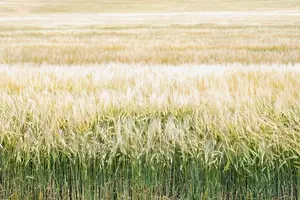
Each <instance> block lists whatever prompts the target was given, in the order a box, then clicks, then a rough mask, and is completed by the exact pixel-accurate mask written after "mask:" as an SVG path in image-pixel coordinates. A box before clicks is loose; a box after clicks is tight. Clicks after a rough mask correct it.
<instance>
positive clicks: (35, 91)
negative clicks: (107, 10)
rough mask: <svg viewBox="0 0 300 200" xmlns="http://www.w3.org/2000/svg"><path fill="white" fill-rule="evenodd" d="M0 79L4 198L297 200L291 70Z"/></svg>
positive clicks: (34, 72)
mask: <svg viewBox="0 0 300 200" xmlns="http://www.w3.org/2000/svg"><path fill="white" fill-rule="evenodd" d="M234 68H236V69H234ZM76 69H77V70H76ZM78 69H80V71H79V70H78ZM78 72H80V73H78ZM0 73H1V79H0V88H1V90H0V93H1V101H0V133H1V134H0V144H1V146H0V148H1V151H0V154H1V156H0V170H1V171H0V172H1V173H0V197H1V199H7V198H9V199H200V198H202V199H211V198H214V199H221V198H224V199H242V198H243V199H271V198H283V197H284V198H286V199H290V198H299V192H298V191H299V189H300V188H299V187H300V185H299V180H300V179H299V178H300V174H299V161H300V160H299V153H300V145H299V144H300V137H299V136H300V135H299V133H300V132H299V131H300V126H299V124H300V117H299V116H300V104H299V102H300V101H299V100H300V96H299V93H298V87H297V86H299V85H300V82H299V80H300V79H299V78H300V73H299V71H297V70H296V69H294V68H291V67H286V69H284V68H280V69H277V68H276V69H275V68H274V69H273V68H271V69H270V70H266V71H263V70H261V69H258V70H257V69H256V68H251V67H250V68H248V69H241V67H239V66H234V67H233V68H225V69H224V68H222V69H221V67H220V68H218V67H215V68H209V67H202V68H201V67H200V68H199V67H166V66H159V67H142V66H118V65H117V66H100V67H98V68H97V67H88V68H84V67H83V68H77V67H57V68H55V67H41V68H28V67H25V68H14V67H13V68H12V69H8V68H6V69H3V70H2V71H1V72H0ZM204 74H205V76H204Z"/></svg>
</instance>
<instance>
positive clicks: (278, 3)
mask: <svg viewBox="0 0 300 200" xmlns="http://www.w3.org/2000/svg"><path fill="white" fill-rule="evenodd" d="M299 4H300V0H171V1H167V0H162V1H161V0H112V1H108V0H65V1H59V0H49V1H42V0H24V1H21V0H7V1H2V2H0V13H2V14H3V13H11V14H12V13H13V14H16V13H18V14H30V13H62V12H76V13H88V12H127V13H129V12H174V11H181V12H187V11H197V12H198V11H241V10H244V11H245V10H299V9H300V5H299Z"/></svg>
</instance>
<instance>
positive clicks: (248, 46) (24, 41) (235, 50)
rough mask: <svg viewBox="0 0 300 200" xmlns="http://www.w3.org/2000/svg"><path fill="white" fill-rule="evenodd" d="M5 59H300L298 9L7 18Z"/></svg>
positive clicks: (1, 52)
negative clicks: (292, 10) (284, 10)
mask: <svg viewBox="0 0 300 200" xmlns="http://www.w3.org/2000/svg"><path fill="white" fill-rule="evenodd" d="M0 27H1V29H0V43H1V46H0V62H1V63H4V64H18V63H19V64H20V63H34V64H55V65H57V64H100V63H111V62H116V63H144V64H172V65H174V64H186V63H190V64H201V63H202V64H218V63H243V64H251V63H252V64H264V63H269V64H274V63H275V64H276V63H277V64H278V63H290V64H293V63H298V62H300V53H299V51H300V14H299V13H297V12H265V13H262V12H228V13H222V12H214V13H213V12H210V13H169V14H164V13H153V14H145V13H133V14H98V15H96V14H94V15H93V14H69V15H68V14H51V15H49V14H48V15H35V16H30V17H2V18H1V17H0Z"/></svg>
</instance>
